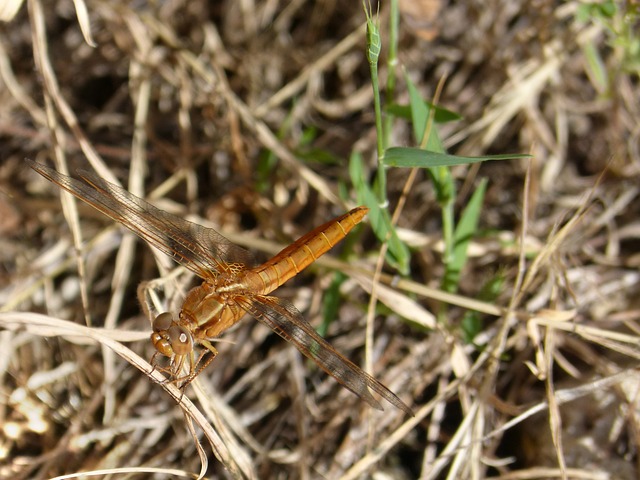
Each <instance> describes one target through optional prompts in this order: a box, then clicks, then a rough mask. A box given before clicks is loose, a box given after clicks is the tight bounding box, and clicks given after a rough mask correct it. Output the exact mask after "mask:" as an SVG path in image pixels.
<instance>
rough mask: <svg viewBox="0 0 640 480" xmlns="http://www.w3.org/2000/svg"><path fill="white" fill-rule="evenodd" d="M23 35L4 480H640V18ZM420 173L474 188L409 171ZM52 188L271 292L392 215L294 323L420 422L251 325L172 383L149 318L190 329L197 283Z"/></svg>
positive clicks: (14, 146) (70, 25) (4, 209)
mask: <svg viewBox="0 0 640 480" xmlns="http://www.w3.org/2000/svg"><path fill="white" fill-rule="evenodd" d="M11 5H12V2H6V6H4V7H2V8H4V10H2V8H0V15H4V22H3V23H2V24H1V25H0V85H1V87H0V96H1V101H0V135H1V138H2V142H1V143H0V350H1V351H2V352H3V354H2V356H1V357H2V358H1V360H0V372H1V374H2V375H1V381H0V392H1V395H0V399H1V400H0V419H1V420H0V429H1V430H0V431H2V434H0V477H2V478H25V479H26V478H29V479H35V478H51V477H55V476H57V475H64V474H69V475H71V474H74V473H80V472H89V471H104V472H103V474H104V475H106V474H108V473H116V474H117V475H118V476H121V475H122V476H123V475H124V474H127V473H128V475H129V476H130V477H131V478H179V477H180V476H188V475H198V474H201V475H205V476H206V477H207V478H219V477H221V478H261V479H262V478H287V479H291V478H331V479H333V478H371V477H375V478H394V479H413V478H424V479H428V478H446V477H447V475H448V476H449V477H448V478H484V477H492V478H504V479H508V478H563V476H564V478H598V479H600V478H602V479H605V478H617V479H633V478H637V477H638V470H639V466H638V465H639V457H638V444H639V441H640V428H639V426H638V420H639V418H640V417H639V408H638V398H639V391H638V385H640V382H639V381H638V380H639V379H638V359H639V358H640V340H639V337H638V333H639V332H640V324H639V322H638V320H639V319H640V304H639V302H638V298H639V297H638V292H639V291H640V289H639V287H638V284H639V282H640V274H639V270H638V266H639V265H640V256H639V255H638V253H637V252H638V245H639V244H640V242H639V237H640V234H639V232H640V230H639V224H638V218H640V202H638V200H637V197H638V194H639V192H640V190H639V189H638V177H639V176H640V158H639V156H638V152H639V149H638V128H637V125H640V121H639V120H640V119H639V117H640V111H639V110H638V105H639V104H640V103H639V100H640V98H639V97H640V94H639V90H638V87H637V84H638V58H637V47H636V45H637V44H638V37H637V30H638V26H637V21H638V13H637V11H636V9H637V6H636V5H635V3H633V2H603V3H599V4H598V5H587V4H586V3H580V2H539V1H538V2H536V1H531V0H529V1H525V0H523V1H492V2H489V3H487V2H479V1H470V2H454V1H445V0H422V1H421V0H404V1H400V2H399V7H398V9H399V20H398V25H399V27H398V29H397V30H396V29H395V28H394V27H392V25H393V24H394V21H393V19H394V18H395V16H394V15H393V13H394V12H395V11H396V10H395V8H396V5H395V2H391V4H389V3H387V2H384V3H383V4H382V5H381V6H380V8H379V9H378V7H377V5H368V3H367V4H366V5H364V6H363V5H362V4H361V3H360V2H335V1H331V0H320V1H316V2H308V1H304V0H300V1H294V2H281V1H278V0H274V1H269V2H252V1H242V2H205V1H200V0H192V1H189V2H185V1H181V0H176V1H172V2H123V1H111V2H104V1H98V0H96V1H90V0H86V1H85V2H83V1H76V2H71V1H69V0H59V1H57V2H42V1H41V0H29V1H27V2H25V4H24V5H21V4H20V2H16V3H15V10H16V11H15V16H13V15H12V14H11V13H10V6H11ZM367 12H368V13H369V18H370V20H371V22H373V25H374V26H375V25H377V26H378V27H379V31H372V30H371V25H370V29H369V36H368V35H367V28H366V21H367V15H366V14H367ZM396 31H397V38H395V37H394V32H396ZM368 38H369V41H370V43H369V44H368V43H367V39H368ZM377 39H379V42H380V57H379V59H378V66H379V72H378V76H379V82H380V85H379V87H378V91H380V93H381V95H380V97H381V101H382V104H381V105H382V111H381V113H380V114H378V115H377V114H376V109H375V105H374V103H375V102H374V99H375V95H374V91H375V88H374V82H373V81H372V75H371V68H370V67H371V64H370V61H369V60H370V59H371V57H370V56H368V55H367V52H368V51H370V49H371V50H372V51H374V53H375V50H376V44H375V41H376V40H377ZM371 42H373V44H372V43H371ZM394 51H397V53H394ZM390 79H391V80H394V81H395V83H394V84H390V83H389V80H390ZM413 87H415V90H414V95H415V94H417V95H418V96H419V97H420V98H421V99H422V100H424V101H427V102H429V104H428V105H437V106H438V109H437V110H435V109H431V110H429V109H428V108H427V107H425V105H427V104H425V103H424V102H422V100H421V101H420V102H418V103H419V105H420V108H422V109H424V110H425V111H427V112H431V115H432V116H431V117H429V118H430V120H429V121H428V122H427V123H426V127H424V130H420V129H416V127H415V125H417V124H418V123H419V122H418V120H417V119H416V117H415V116H414V117H411V114H412V113H413V114H415V112H416V111H417V110H418V108H417V107H416V104H415V103H413V102H414V101H415V98H416V97H415V96H413V97H412V95H411V94H410V93H411V91H412V90H411V89H412V88H413ZM409 105H411V109H409V108H408V106H409ZM451 112H454V113H451ZM376 119H380V120H382V122H381V124H379V125H378V126H376ZM434 119H435V124H433V123H432V121H431V120H434ZM443 119H448V120H450V121H446V122H444V121H442V120H443ZM425 130H426V131H427V132H428V133H429V135H430V136H428V138H429V139H430V141H432V140H433V139H434V138H435V135H436V132H437V137H438V138H439V139H440V140H441V144H440V145H437V142H435V143H428V144H426V147H425V144H423V145H421V138H417V137H422V133H423V132H424V131H425ZM381 132H382V133H381ZM389 147H414V148H418V147H422V148H423V149H425V148H426V150H437V149H440V150H437V151H438V152H439V153H442V152H443V151H446V152H447V153H448V154H451V155H457V156H458V157H466V160H464V159H462V161H460V162H457V164H456V165H453V166H451V167H433V168H431V169H430V170H427V169H425V168H417V169H416V170H410V169H409V168H395V167H381V163H380V162H381V159H382V160H384V159H385V158H386V159H387V161H390V159H392V157H393V155H392V152H393V151H392V150H387V149H388V148H389ZM415 151H416V150H414V151H413V152H415ZM381 153H383V154H384V155H381ZM507 154H508V155H510V158H508V159H503V160H490V161H485V162H482V163H471V162H470V160H469V157H479V156H488V155H507ZM518 154H520V156H518ZM526 155H530V156H526ZM425 156H428V155H427V154H426V153H425ZM25 158H28V159H32V160H34V161H37V162H40V163H44V164H47V165H49V166H52V167H55V168H56V169H57V170H59V171H63V172H65V171H66V172H67V173H69V174H70V175H72V176H74V177H78V176H79V173H78V172H77V169H85V170H87V171H92V172H95V173H97V175H99V176H100V177H102V178H105V179H107V180H109V181H113V182H120V183H121V184H122V185H124V186H125V188H127V189H128V190H129V191H131V192H133V193H134V194H136V195H137V196H139V197H145V198H147V199H149V201H150V202H152V203H153V204H154V205H155V206H157V207H158V208H160V209H162V210H165V211H167V212H170V213H172V214H174V215H177V216H179V217H181V218H187V219H189V220H191V221H194V222H196V223H198V224H201V225H205V226H206V227H211V228H215V230H216V231H218V232H220V233H221V234H223V235H224V236H225V237H227V238H228V239H229V240H230V241H231V242H233V243H235V244H238V245H241V246H242V247H244V248H246V249H249V250H250V251H251V252H252V253H253V254H254V256H255V258H256V262H258V263H259V262H262V261H265V260H266V259H268V258H269V256H270V255H272V254H274V253H276V252H277V251H278V250H279V249H281V248H283V247H284V246H286V245H288V244H290V243H291V242H293V241H294V240H295V239H296V238H298V237H300V236H301V235H303V234H304V233H306V232H307V231H309V230H311V229H313V228H314V227H316V226H317V225H320V224H322V223H324V222H326V221H328V220H329V219H331V218H333V217H336V216H338V215H340V214H342V213H344V212H345V211H347V210H349V209H350V208H353V207H355V206H357V205H359V204H366V206H367V207H369V208H371V209H372V210H371V211H370V214H369V217H367V218H366V219H365V220H364V221H363V222H362V224H361V225H359V226H358V227H356V228H355V229H354V230H353V231H352V232H351V233H350V234H349V235H348V236H347V238H346V240H344V241H343V242H341V243H340V244H339V245H338V246H336V247H335V248H334V249H332V250H331V251H330V252H329V253H328V254H327V255H325V256H323V257H322V258H321V259H319V260H318V261H317V262H316V263H314V265H313V266H311V267H309V268H308V269H306V270H305V271H304V272H303V273H300V274H299V275H297V276H296V277H295V278H294V279H292V280H290V281H289V282H287V283H286V284H285V285H283V286H282V287H281V288H280V289H278V290H277V292H276V295H277V296H278V297H279V298H282V299H286V300H289V301H291V302H293V303H294V304H295V305H296V307H297V308H298V309H299V310H300V311H301V312H302V315H303V316H304V318H305V319H306V320H307V321H308V322H309V323H310V324H311V325H313V327H314V328H317V329H318V330H319V331H320V333H321V334H322V335H323V336H324V337H325V338H326V339H327V340H328V341H329V342H330V343H331V345H333V347H335V349H336V350H337V351H338V352H340V353H341V354H343V355H344V356H345V357H347V358H348V359H350V360H351V361H352V362H354V363H355V364H356V365H359V366H361V367H362V368H364V369H366V370H367V371H369V372H370V373H371V374H372V375H373V376H374V377H375V378H376V379H377V380H379V381H380V382H382V383H383V384H384V385H386V386H387V387H388V388H389V389H390V390H391V391H393V392H394V393H395V394H397V395H398V397H399V398H400V399H401V400H402V401H403V402H404V403H406V404H407V405H408V406H409V407H410V408H411V409H412V411H413V413H414V416H410V415H408V414H407V413H406V412H404V411H402V410H401V409H398V408H396V407H394V406H392V405H390V404H389V403H387V402H386V401H385V400H381V406H382V407H383V408H384V411H378V410H375V409H373V408H371V406H369V404H367V403H366V402H365V401H363V400H362V399H360V398H359V397H358V396H356V395H354V394H352V393H351V392H349V391H348V390H346V389H344V388H342V387H341V386H340V385H339V383H338V382H336V381H335V380H334V379H333V378H332V377H331V376H329V375H327V374H326V373H325V372H324V371H322V370H321V369H320V368H318V367H317V366H316V365H315V364H314V363H313V362H311V361H308V360H307V359H305V357H303V356H302V355H300V354H299V353H298V351H297V350H296V349H295V348H294V346H293V345H291V343H288V342H286V341H284V340H283V339H281V338H280V337H278V336H277V335H276V334H275V333H274V332H272V331H271V330H270V329H269V328H267V327H265V326H264V325H263V324H261V323H259V322H256V321H255V320H253V319H251V318H250V317H249V316H247V317H246V318H245V319H244V320H242V321H240V322H238V324H237V325H236V326H234V327H233V328H232V329H230V330H229V331H227V332H225V333H224V334H223V335H222V336H221V337H220V338H219V339H212V341H213V343H214V345H215V348H216V349H217V350H218V352H219V354H218V356H217V357H216V358H215V359H214V360H213V362H212V363H211V364H210V365H208V366H207V368H206V369H204V370H203V371H202V372H201V373H200V375H199V376H198V377H197V379H196V380H195V381H193V382H192V383H191V384H190V385H188V386H187V387H186V388H185V389H184V390H183V391H182V392H180V391H178V390H177V389H176V388H175V385H174V384H171V383H166V382H164V383H163V381H162V378H163V371H162V368H156V369H155V370H154V371H153V372H152V371H151V366H150V364H149V363H148V362H147V361H149V360H151V359H152V357H153V352H154V350H153V346H152V345H151V342H150V341H149V336H150V334H151V326H150V323H149V322H150V320H151V319H150V318H148V316H149V315H147V313H148V310H149V308H148V307H146V306H145V305H140V303H139V301H138V295H137V291H138V290H139V289H144V288H145V287H146V290H144V292H146V294H147V295H146V297H145V296H143V298H146V299H147V300H149V299H154V300H155V301H156V302H158V303H159V304H160V305H162V308H166V309H167V310H170V311H172V312H178V311H179V309H180V305H181V300H182V299H183V298H184V296H185V294H186V292H187V291H188V289H189V288H191V287H192V286H194V285H196V283H197V279H196V278H194V275H192V274H191V273H190V272H188V271H186V270H184V269H181V268H177V269H176V264H175V263H173V262H172V261H171V260H169V259H168V258H167V257H166V256H165V255H163V254H162V253H159V252H157V251H154V250H152V249H151V248H149V247H148V245H146V244H145V243H144V242H142V241H139V239H137V237H135V236H133V235H130V234H129V233H128V231H127V230H126V229H124V228H122V227H120V226H119V225H118V224H115V223H114V222H113V221H112V220H111V219H109V218H107V217H106V216H104V215H102V214H100V213H99V212H97V211H96V210H95V209H93V208H92V207H91V206H88V205H87V204H85V203H83V202H75V203H74V201H73V200H72V199H71V197H69V198H66V197H64V196H61V190H60V189H59V188H58V187H57V186H56V185H54V184H53V183H51V182H47V181H46V180H45V179H44V178H42V177H41V176H39V175H37V174H36V173H35V172H34V171H33V170H32V169H30V168H29V167H28V165H27V163H26V162H25ZM438 158H442V157H438ZM446 158H454V157H446ZM65 169H66V170H65ZM383 173H384V175H382V174H383ZM381 179H383V180H384V181H385V182H386V183H381ZM447 195H450V196H447ZM381 210H382V211H388V212H389V214H390V215H389V216H388V217H387V218H391V216H393V218H394V219H393V224H394V226H393V227H392V226H391V225H390V224H386V225H387V227H385V228H388V229H387V230H384V231H389V232H394V233H393V235H391V233H389V234H388V235H385V234H384V233H383V234H380V231H378V235H377V236H376V234H375V233H374V229H378V228H382V227H380V225H381V224H378V223H377V222H380V221H381V220H380V218H381V217H380V215H381V214H380V211H381ZM130 226H131V225H130ZM133 227H134V230H135V225H134V226H133ZM372 227H373V228H372ZM141 229H142V230H143V229H144V228H143V227H142V228H141ZM395 242H397V244H396V247H397V245H398V244H401V245H405V247H403V248H406V250H405V251H406V252H407V253H408V255H407V257H406V263H405V264H404V266H403V265H402V261H398V258H396V257H394V254H393V252H394V248H396V247H394V243H395ZM383 245H384V246H383ZM387 246H388V247H389V250H390V251H391V252H392V253H388V254H385V252H386V251H387ZM398 248H399V247H398ZM383 259H384V260H385V261H384V262H383V261H382V260H383ZM155 360H157V357H156V358H155V359H154V361H155ZM156 363H157V365H158V366H160V367H162V365H164V363H163V362H162V361H160V362H159V363H158V362H156ZM165 373H166V372H165ZM116 469H122V470H116ZM136 469H137V470H136Z"/></svg>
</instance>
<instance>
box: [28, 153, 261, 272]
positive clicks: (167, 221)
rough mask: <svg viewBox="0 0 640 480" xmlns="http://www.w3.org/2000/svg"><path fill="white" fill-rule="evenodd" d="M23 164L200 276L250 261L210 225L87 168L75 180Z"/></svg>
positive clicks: (236, 267) (42, 166)
mask: <svg viewBox="0 0 640 480" xmlns="http://www.w3.org/2000/svg"><path fill="white" fill-rule="evenodd" d="M26 162H27V164H28V165H29V166H30V167H31V168H33V169H34V170H35V171H36V172H38V173H39V174H40V175H42V176H43V177H45V178H47V179H48V180H50V181H51V182H53V183H55V184H57V185H59V186H60V187H62V188H64V189H65V190H66V191H68V192H69V193H71V194H73V195H75V196H76V197H78V198H79V199H80V200H82V201H84V202H86V203H88V204H89V205H91V206H92V207H94V208H95V209H97V210H99V211H100V212H102V213H104V214H105V215H107V216H108V217H111V218H112V219H113V220H115V221H116V222H119V223H121V224H123V225H124V226H125V227H127V228H128V229H129V230H131V231H132V232H133V233H135V234H136V235H138V236H139V237H141V238H142V239H144V240H146V241H147V242H148V243H149V244H151V245H153V246H154V247H156V248H157V249H158V250H160V251H161V252H163V253H165V254H166V255H168V256H170V257H171V258H173V259H174V260H175V261H177V262H178V263H180V264H181V265H183V266H184V267H186V268H188V269H189V270H191V271H192V272H194V273H195V274H196V275H198V276H199V277H201V278H205V279H206V278H211V277H212V276H215V275H216V274H218V273H223V272H231V271H238V270H241V269H244V268H246V267H248V266H251V265H253V264H254V260H253V256H252V255H251V253H249V252H248V251H247V250H245V249H244V248H242V247H239V246H238V245H235V244H233V243H231V242H230V241H229V240H227V239H226V238H225V237H223V236H222V235H220V234H219V233H218V232H216V231H215V230H213V229H212V228H205V227H203V226H202V225H198V224H196V223H192V222H189V221H187V220H185V219H183V218H180V217H177V216H175V215H172V214H170V213H167V212H165V211H163V210H160V209H159V208H156V207H154V206H153V205H151V204H150V203H149V202H147V201H145V200H143V199H141V198H139V197H136V196H135V195H133V194H132V193H130V192H128V191H127V190H125V189H124V188H122V187H119V186H117V185H114V184H113V183H109V182H107V181H105V180H103V179H101V178H100V177H98V176H96V175H94V174H92V173H90V172H87V171H85V170H79V171H78V174H79V175H80V177H81V178H80V179H76V178H72V177H68V176H67V175H63V174H61V173H59V172H58V171H56V170H54V169H52V168H49V167H46V166H44V165H41V164H40V163H37V162H34V161H32V160H26Z"/></svg>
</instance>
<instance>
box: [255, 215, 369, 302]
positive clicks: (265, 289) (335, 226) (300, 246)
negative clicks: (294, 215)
mask: <svg viewBox="0 0 640 480" xmlns="http://www.w3.org/2000/svg"><path fill="white" fill-rule="evenodd" d="M368 211H369V209H368V208H367V207H356V208H354V209H353V210H351V211H349V212H347V213H345V214H344V215H342V216H340V217H338V218H334V219H333V220H330V221H328V222H327V223H325V224H323V225H320V226H319V227H317V228H315V229H313V230H311V231H310V232H309V233H307V234H306V235H304V236H302V237H300V238H299V239H298V240H296V241H295V242H294V243H292V244H291V245H289V246H288V247H287V248H285V249H284V250H282V251H281V252H280V253H278V254H277V255H275V256H274V257H273V258H272V259H271V260H269V261H267V262H266V263H264V264H262V265H260V266H259V267H257V268H256V269H254V270H251V271H248V272H247V274H248V275H251V274H257V275H258V277H259V279H260V281H259V283H260V285H259V286H258V288H259V290H261V292H260V293H261V294H262V295H266V294H268V293H270V292H272V291H273V290H275V289H276V288H278V287H279V286H280V285H282V284H283V283H285V282H286V281H287V280H289V279H290V278H292V277H294V276H295V275H297V274H298V273H300V272H301V271H302V270H304V269H305V268H307V267H308V266H309V265H311V264H312V263H313V262H315V261H316V260H317V259H318V258H319V257H321V256H322V255H324V254H325V253H326V252H328V251H329V250H330V249H331V248H333V247H334V246H335V245H336V244H337V243H338V242H340V240H342V239H343V238H344V237H345V236H346V235H347V234H348V233H349V232H350V231H351V230H352V229H353V228H354V227H355V226H356V225H357V224H358V223H360V222H361V221H362V219H363V218H364V216H365V215H366V214H367V212H368ZM251 276H253V275H251ZM254 278H255V277H254ZM257 280H258V279H257V278H255V280H254V281H257Z"/></svg>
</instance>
